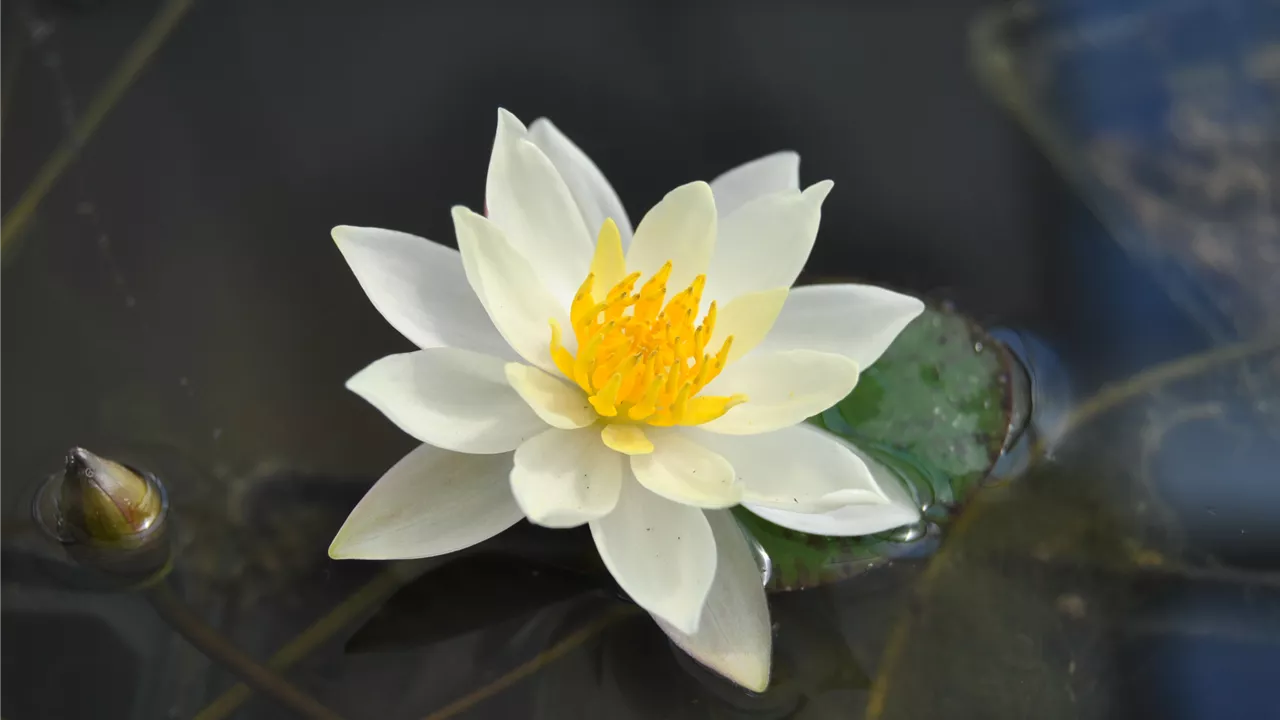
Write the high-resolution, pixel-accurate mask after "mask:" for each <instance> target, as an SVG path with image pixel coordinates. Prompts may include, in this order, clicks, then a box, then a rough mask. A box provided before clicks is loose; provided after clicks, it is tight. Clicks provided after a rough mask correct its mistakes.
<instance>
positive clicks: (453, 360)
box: [347, 348, 547, 455]
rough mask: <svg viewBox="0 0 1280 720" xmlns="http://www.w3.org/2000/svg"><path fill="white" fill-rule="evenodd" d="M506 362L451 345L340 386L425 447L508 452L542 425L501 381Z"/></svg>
mask: <svg viewBox="0 0 1280 720" xmlns="http://www.w3.org/2000/svg"><path fill="white" fill-rule="evenodd" d="M504 364H505V363H504V362H503V361H502V360H499V359H498V358H495V357H492V356H490V355H482V354H480V353H475V352H471V351H470V350H460V349H458V348H432V349H431V350H419V351H417V352H411V353H404V354H401V355H388V356H387V357H384V358H382V359H381V360H377V361H375V362H374V363H373V364H372V365H369V366H368V367H366V368H365V369H364V370H361V371H360V372H358V373H356V374H355V375H354V376H353V377H352V378H351V379H350V380H348V381H347V388H348V389H349V390H351V391H352V392H354V393H355V394H357V395H359V396H360V397H362V398H364V399H365V400H367V401H369V403H370V404H371V405H373V406H374V407H376V408H378V410H380V411H382V414H383V415H386V416H387V418H388V419H390V420H391V422H393V423H395V424H396V426H397V427H399V428H400V429H401V430H403V431H405V432H406V433H409V434H410V435H412V436H414V437H415V438H417V439H419V440H421V441H422V442H425V443H430V444H432V445H435V446H437V447H442V448H446V449H448V450H456V451H457V452H465V453H480V454H485V455H487V454H492V453H501V452H508V451H511V450H515V449H516V447H518V446H519V445H520V443H522V442H524V441H525V440H526V439H528V438H531V437H533V436H534V435H536V434H538V433H540V432H542V431H543V430H545V429H546V428H547V424H546V423H545V422H543V421H542V420H541V419H540V418H539V417H538V415H537V414H536V413H534V411H533V410H532V409H530V408H529V405H528V404H527V403H525V401H524V400H522V399H521V398H520V395H519V394H518V393H516V391H515V390H514V389H513V388H512V387H511V385H510V384H508V383H507V376H506V373H505V372H504V370H503V365H504Z"/></svg>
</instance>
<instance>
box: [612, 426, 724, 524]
mask: <svg viewBox="0 0 1280 720" xmlns="http://www.w3.org/2000/svg"><path fill="white" fill-rule="evenodd" d="M704 434H709V433H704ZM646 435H647V436H648V438H649V440H650V441H651V442H652V443H653V452H651V453H648V454H645V455H634V456H632V458H631V471H632V472H634V473H635V475H636V479H637V480H639V481H640V484H641V485H644V486H645V487H646V488H648V489H649V490H651V491H653V492H655V493H657V494H659V495H661V496H662V497H664V498H666V499H668V500H673V501H675V502H678V503H683V504H685V505H693V506H695V507H701V508H727V507H733V506H734V505H737V504H738V503H739V501H741V500H742V487H741V486H740V485H738V483H736V482H735V481H734V477H735V476H734V469H733V466H732V465H730V464H729V461H728V460H725V459H724V458H723V457H721V456H719V455H717V454H716V453H714V452H712V451H710V450H708V449H706V448H705V447H703V446H701V445H699V444H698V443H696V442H694V441H693V440H692V439H691V438H690V437H689V436H688V435H686V434H685V433H684V432H682V431H680V430H675V429H658V428H654V429H651V430H650V431H649V432H648V433H646Z"/></svg>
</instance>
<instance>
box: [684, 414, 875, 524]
mask: <svg viewBox="0 0 1280 720" xmlns="http://www.w3.org/2000/svg"><path fill="white" fill-rule="evenodd" d="M691 436H692V438H693V439H694V440H696V441H697V442H698V443H699V444H701V445H704V446H706V447H707V449H709V450H712V451H715V452H717V453H719V454H720V455H722V456H724V458H725V459H726V460H728V461H729V462H730V463H732V464H733V467H734V469H735V470H736V471H737V477H738V482H739V483H741V484H742V502H744V503H750V504H753V505H760V506H765V507H774V508H779V509H782V510H794V511H796V512H806V513H812V512H825V511H828V510H833V509H835V508H838V507H843V506H844V505H849V504H854V503H862V504H884V503H887V502H889V499H888V497H887V496H886V495H885V494H884V492H883V491H882V490H881V489H880V486H879V484H878V483H877V482H876V480H875V478H873V477H872V475H871V471H870V470H869V469H868V468H867V466H866V463H864V462H863V461H862V458H861V457H859V456H858V455H857V453H855V452H854V450H853V448H852V447H850V446H849V444H848V443H846V442H844V441H843V440H841V439H840V438H838V437H836V436H835V435H832V434H831V433H828V432H825V431H823V430H820V429H818V428H816V427H813V426H812V425H809V424H808V423H801V424H799V425H793V426H791V427H788V428H783V429H782V430H775V431H774V432H769V433H762V434H760V435H751V436H740V435H717V434H715V433H708V432H700V431H698V430H696V429H695V430H692V431H691Z"/></svg>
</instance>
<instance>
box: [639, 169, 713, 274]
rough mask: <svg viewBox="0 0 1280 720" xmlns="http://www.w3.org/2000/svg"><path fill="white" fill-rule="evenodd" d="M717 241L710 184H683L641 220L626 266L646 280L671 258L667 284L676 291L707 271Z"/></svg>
mask: <svg viewBox="0 0 1280 720" xmlns="http://www.w3.org/2000/svg"><path fill="white" fill-rule="evenodd" d="M715 243H716V202H715V198H713V197H712V195H711V188H710V186H708V185H707V184H706V183H704V182H691V183H689V184H688V185H681V186H680V187H678V188H676V189H675V190H672V191H671V192H669V193H667V195H666V197H664V198H662V200H661V201H659V202H658V204H657V205H654V206H653V209H651V210H649V212H648V213H647V214H646V215H645V216H644V219H643V220H641V221H640V227H638V228H636V236H635V239H634V240H633V241H632V242H631V247H630V249H628V250H627V270H629V271H631V272H637V271H639V273H640V276H641V278H643V279H646V280H647V279H648V278H649V276H650V275H653V274H654V273H655V272H657V271H658V270H659V269H660V268H661V267H662V265H663V264H664V263H666V262H667V261H668V260H670V261H671V266H672V270H671V278H670V280H669V281H668V283H667V287H669V288H671V293H672V294H674V293H676V292H679V291H680V290H683V289H685V288H686V287H688V285H689V283H691V282H693V279H694V278H695V277H697V276H698V275H701V274H703V273H705V272H706V271H707V265H708V263H710V261H711V253H712V251H713V250H714V248H715ZM708 281H710V278H708ZM642 282H643V280H642Z"/></svg>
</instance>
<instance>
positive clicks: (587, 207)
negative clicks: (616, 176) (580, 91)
mask: <svg viewBox="0 0 1280 720" xmlns="http://www.w3.org/2000/svg"><path fill="white" fill-rule="evenodd" d="M529 140H531V141H532V142H533V144H534V145H537V146H538V147H539V148H540V149H541V150H542V152H544V153H546V154H547V157H548V158H550V159H551V162H552V164H554V165H555V166H556V170H558V171H560V177H562V178H564V183H565V185H567V186H568V187H569V192H570V193H571V194H572V195H573V200H574V202H576V203H577V204H578V210H579V211H581V212H582V219H583V220H584V221H585V223H586V226H587V231H588V232H598V231H599V230H600V226H601V225H603V224H604V221H605V219H607V218H612V219H613V222H614V223H616V224H617V226H618V232H619V234H621V235H622V247H623V248H626V247H627V246H628V245H630V244H631V219H630V218H628V217H627V211H626V209H625V208H623V206H622V201H621V200H619V199H618V193H616V192H614V190H613V186H612V185H610V184H609V180H608V178H606V177H605V176H604V173H602V172H600V168H598V167H596V164H595V163H593V162H591V158H590V157H588V156H587V154H586V153H585V152H583V151H582V150H581V149H580V148H579V147H578V146H577V145H575V144H574V143H573V141H572V140H570V139H569V138H568V137H566V136H565V134H564V133H562V132H560V129H559V128H557V127H556V126H555V125H552V124H551V121H550V120H548V119H546V118H538V119H537V120H534V121H533V124H532V125H530V126H529Z"/></svg>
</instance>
